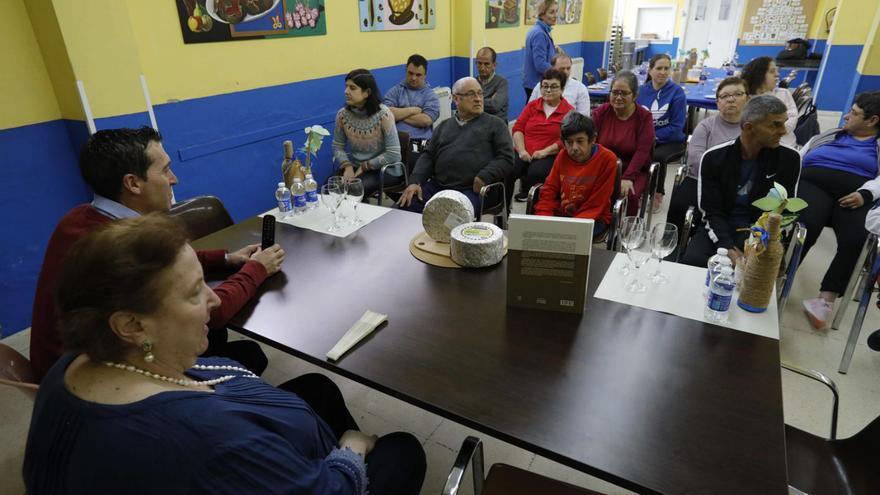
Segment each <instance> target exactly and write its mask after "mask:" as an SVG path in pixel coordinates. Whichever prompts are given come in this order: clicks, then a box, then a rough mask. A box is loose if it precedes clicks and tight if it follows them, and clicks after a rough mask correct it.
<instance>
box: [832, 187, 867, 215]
mask: <svg viewBox="0 0 880 495" xmlns="http://www.w3.org/2000/svg"><path fill="white" fill-rule="evenodd" d="M837 202H838V203H840V206H842V207H843V208H849V209H851V210H854V209H856V208H861V207H862V205H864V204H865V198H864V197H862V194H861V193H860V192H858V191H856V192H851V193H849V194H847V195H846V196H844V197H842V198H840V199H838V200H837Z"/></svg>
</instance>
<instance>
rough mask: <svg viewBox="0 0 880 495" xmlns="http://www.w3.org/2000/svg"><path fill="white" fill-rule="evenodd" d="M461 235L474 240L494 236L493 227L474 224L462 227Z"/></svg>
mask: <svg viewBox="0 0 880 495" xmlns="http://www.w3.org/2000/svg"><path fill="white" fill-rule="evenodd" d="M461 235H463V236H465V237H467V238H468V239H472V240H474V241H482V240H485V239H488V238H490V237H492V229H487V228H486V227H480V226H473V227H468V228H466V229H462V231H461Z"/></svg>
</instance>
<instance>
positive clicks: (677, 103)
mask: <svg viewBox="0 0 880 495" xmlns="http://www.w3.org/2000/svg"><path fill="white" fill-rule="evenodd" d="M649 63H650V65H649V69H648V79H647V81H645V84H643V85H642V86H641V87H640V88H639V97H638V98H637V99H636V103H638V104H639V105H641V106H643V107H645V108H647V109H648V110H650V111H651V115H652V116H653V118H654V134H655V136H656V138H657V142H656V145H655V147H654V160H655V161H658V162H660V180H659V181H658V183H657V194H656V196H655V197H654V205H653V208H654V213H657V212H659V210H660V204H661V203H662V202H663V195H664V194H665V193H666V191H665V189H664V187H663V184H664V183H665V182H666V165H667V164H668V163H669V161H670V159H673V158H674V157H676V156H679V157H680V156H681V155H682V153H684V150H685V146H686V143H687V136H685V133H684V124H685V120H686V117H687V98H686V97H685V94H684V90H683V89H681V86H679V85H678V84H676V83H675V81H673V80H672V79H670V78H669V70H670V68H671V64H672V62H671V59H670V58H669V55H667V54H665V53H659V54H657V55H654V56H653V57H651V61H650V62H649Z"/></svg>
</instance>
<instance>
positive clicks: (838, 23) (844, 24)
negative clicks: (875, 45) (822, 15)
mask: <svg viewBox="0 0 880 495" xmlns="http://www.w3.org/2000/svg"><path fill="white" fill-rule="evenodd" d="M876 11H877V0H840V4H839V5H838V7H837V15H836V16H835V18H834V24H833V25H832V26H831V35H830V36H828V42H829V43H832V44H835V45H861V44H864V43H865V40H866V39H867V37H868V33H869V32H870V30H871V23H872V22H873V20H874V13H875V12H876Z"/></svg>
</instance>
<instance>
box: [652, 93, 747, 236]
mask: <svg viewBox="0 0 880 495" xmlns="http://www.w3.org/2000/svg"><path fill="white" fill-rule="evenodd" d="M715 98H716V101H717V102H718V113H717V114H716V115H713V116H711V117H708V118H706V119H703V120H702V121H700V123H699V124H698V125H697V128H696V129H694V133H693V134H692V135H691V137H690V140H689V141H688V148H687V167H688V168H687V176H686V177H685V178H684V180H683V181H682V182H681V184H679V185H678V187H676V188H675V190H673V191H672V198H671V199H670V201H669V212H668V213H667V214H666V221H667V222H669V223H672V224H675V226H676V227H678V231H679V232H681V229H682V226H683V225H684V215H685V213H687V209H688V208H689V207H691V206H696V204H697V178H698V177H699V176H700V159H702V158H703V153H705V152H706V150H707V149H709V148H712V147H714V146H717V145H719V144H721V143H726V142H728V141H733V140H734V139H736V138H738V137H739V134H740V127H739V121H740V118H741V117H742V111H743V108H745V106H746V102H747V101H748V99H749V98H748V94H747V92H746V83H745V81H743V80H742V79H740V78H738V77H728V78H726V79H724V80H723V81H721V83H719V84H718V88H717V89H716V90H715ZM701 219H702V214H701V213H700V211H699V210H697V212H696V215H695V216H694V224H699V223H700V220H701Z"/></svg>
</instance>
